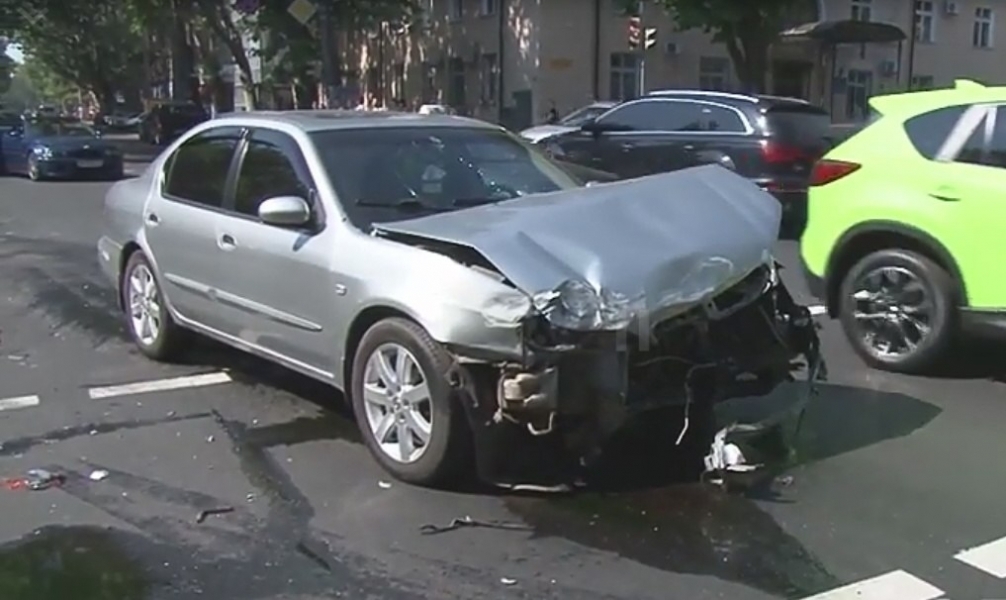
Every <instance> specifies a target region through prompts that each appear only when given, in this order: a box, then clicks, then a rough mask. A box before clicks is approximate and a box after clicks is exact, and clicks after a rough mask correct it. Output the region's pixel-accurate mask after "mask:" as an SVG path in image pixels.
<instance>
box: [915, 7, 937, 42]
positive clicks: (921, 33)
mask: <svg viewBox="0 0 1006 600" xmlns="http://www.w3.org/2000/svg"><path fill="white" fill-rule="evenodd" d="M935 26H936V12H935V11H934V10H933V2H932V0H915V39H916V40H917V41H919V42H924V43H927V44H931V43H933V42H935V41H936V31H935Z"/></svg>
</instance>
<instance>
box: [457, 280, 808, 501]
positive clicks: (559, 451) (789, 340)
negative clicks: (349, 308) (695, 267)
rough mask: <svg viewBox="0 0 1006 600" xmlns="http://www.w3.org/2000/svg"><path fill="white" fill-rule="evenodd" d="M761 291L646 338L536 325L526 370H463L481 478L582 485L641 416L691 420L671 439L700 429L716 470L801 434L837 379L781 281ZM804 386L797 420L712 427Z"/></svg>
mask: <svg viewBox="0 0 1006 600" xmlns="http://www.w3.org/2000/svg"><path fill="white" fill-rule="evenodd" d="M756 283H758V284H759V285H762V286H763V288H762V289H764V291H763V292H762V293H760V294H756V295H755V298H754V299H753V300H752V299H750V297H747V298H742V297H734V298H731V297H729V294H730V293H731V291H728V292H727V293H726V294H721V296H720V297H719V298H717V299H714V301H713V302H711V303H709V304H707V305H705V306H699V307H696V308H694V309H693V310H691V311H689V312H687V313H685V314H682V315H678V316H676V317H673V318H671V319H669V320H667V321H664V322H660V323H657V324H656V325H654V326H652V327H651V326H650V325H649V324H646V325H645V326H640V327H639V328H637V331H639V332H644V333H643V334H642V335H639V334H633V333H631V332H628V331H621V332H587V333H585V332H568V331H556V330H555V328H550V327H548V326H547V325H544V324H542V323H541V322H537V323H532V324H529V326H528V328H527V331H526V335H525V338H526V344H527V346H528V360H527V361H526V362H525V364H519V365H518V364H510V365H485V364H465V365H464V367H459V377H458V378H457V381H458V389H459V392H460V393H461V394H462V396H463V400H464V403H465V406H466V407H467V409H468V414H469V417H470V419H469V420H470V423H471V425H472V428H473V430H474V433H475V436H474V437H475V444H476V457H477V463H478V468H479V474H480V476H481V478H482V479H484V480H487V481H490V482H492V483H496V484H501V485H506V486H509V485H520V484H534V485H555V484H557V483H566V482H571V481H573V480H576V479H578V478H579V477H580V476H581V475H582V474H583V473H584V472H585V471H586V470H589V468H590V467H591V465H592V464H593V463H594V462H595V460H596V459H597V458H598V457H599V456H600V455H601V454H602V453H603V450H604V447H605V445H606V443H607V442H608V441H609V440H610V439H611V438H612V437H613V435H614V434H616V432H618V431H619V430H620V429H622V428H623V427H625V426H626V424H627V423H629V422H630V421H633V420H637V419H638V418H639V417H640V416H641V415H642V417H643V418H644V419H646V418H649V417H647V415H654V417H655V418H663V416H660V417H657V415H665V414H667V409H668V408H677V409H678V410H679V414H681V415H682V417H680V418H678V419H676V420H674V421H673V422H668V423H667V425H668V427H667V435H668V436H670V438H671V439H674V440H675V441H676V443H677V444H681V443H682V442H683V440H684V439H685V438H686V435H688V434H689V430H691V433H690V434H691V435H697V436H700V437H701V439H700V440H699V442H700V444H701V447H702V448H703V449H704V450H705V451H708V452H709V455H708V456H707V457H706V466H707V468H708V470H712V471H721V470H726V469H727V467H730V468H738V467H737V465H738V464H739V462H743V461H742V460H741V461H739V459H738V457H737V451H738V446H737V444H735V443H734V441H733V438H734V437H736V436H740V437H751V436H752V435H754V434H755V433H756V432H757V431H760V430H767V429H770V428H777V427H778V426H780V425H781V424H784V423H789V424H790V425H792V429H791V433H790V435H792V434H794V433H795V431H796V429H798V428H799V424H800V419H801V417H802V414H803V411H804V410H805V407H806V405H807V403H808V401H809V399H810V397H811V394H812V392H813V389H814V384H815V382H816V381H818V380H819V379H823V378H824V377H825V368H824V362H823V360H822V358H821V354H820V348H819V341H818V336H817V330H816V325H815V324H814V322H813V320H812V318H811V315H810V313H809V311H808V310H807V309H806V308H805V307H803V306H799V305H797V304H796V303H795V302H794V301H793V299H792V297H791V296H790V294H789V292H788V291H787V290H786V288H785V287H784V286H783V285H782V283H781V282H778V281H773V282H770V283H765V282H761V283H759V282H756ZM731 301H732V302H733V304H730V302H731ZM718 304H719V305H718ZM723 305H726V306H723ZM797 375H801V376H802V377H804V378H806V385H805V386H803V388H802V390H801V393H800V394H799V397H798V398H796V399H795V400H794V401H793V402H792V403H791V404H790V405H789V407H788V408H787V409H786V410H784V411H781V412H779V413H777V414H773V415H769V416H767V417H766V418H764V419H762V420H761V421H759V422H757V423H751V424H745V425H734V426H731V427H729V428H727V429H725V430H722V431H721V432H720V433H719V435H716V431H715V428H714V427H713V428H710V427H709V425H710V423H709V422H708V421H709V420H711V419H713V411H712V407H713V406H715V405H716V404H717V403H719V402H722V401H724V400H727V399H730V398H739V397H754V396H762V395H766V394H768V393H770V392H772V391H773V390H774V389H776V388H777V387H778V386H779V385H780V384H781V383H783V382H787V381H794V380H795V378H796V376H797ZM700 420H704V421H707V422H705V423H700V422H697V421H700ZM728 446H732V447H729V448H728ZM740 453H741V454H743V451H742V450H741V452H740ZM728 455H729V456H728ZM699 458H701V457H699Z"/></svg>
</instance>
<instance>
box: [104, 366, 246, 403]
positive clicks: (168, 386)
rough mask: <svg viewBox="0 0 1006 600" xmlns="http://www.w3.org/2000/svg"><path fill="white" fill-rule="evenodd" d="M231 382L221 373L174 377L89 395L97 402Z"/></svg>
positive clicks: (228, 376)
mask: <svg viewBox="0 0 1006 600" xmlns="http://www.w3.org/2000/svg"><path fill="white" fill-rule="evenodd" d="M231 381H233V379H231V376H230V375H228V374H227V373H224V372H223V371H220V372H218V373H204V374H202V375H188V376H185V377H172V378H170V379H154V380H152V381H137V382H136V383H126V384H123V385H110V386H106V387H93V388H91V389H89V390H87V393H88V395H89V396H90V397H91V399H92V400H97V399H99V398H113V397H115V396H131V395H134V394H146V393H149V392H165V391H170V390H181V389H186V388H194V387H203V386H207V385H217V384H220V383H230V382H231Z"/></svg>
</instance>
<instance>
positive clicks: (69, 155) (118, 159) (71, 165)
mask: <svg viewBox="0 0 1006 600" xmlns="http://www.w3.org/2000/svg"><path fill="white" fill-rule="evenodd" d="M0 151H2V152H3V167H4V169H5V171H6V172H7V173H21V174H25V175H27V176H28V177H29V178H30V179H31V180H32V181H39V180H42V179H55V178H74V177H82V176H88V177H95V176H97V177H102V178H107V179H121V178H122V174H123V164H122V153H121V152H120V151H119V149H118V148H116V147H115V146H114V145H113V144H110V143H108V142H106V141H105V140H103V139H101V136H100V134H99V133H98V132H96V131H95V130H93V129H91V128H90V127H88V126H87V125H84V124H83V123H81V122H79V121H76V122H75V121H68V120H61V119H45V118H42V119H35V120H26V121H24V122H22V123H21V124H18V125H17V126H15V127H13V128H11V129H10V130H8V131H7V132H6V133H4V134H3V143H2V144H0Z"/></svg>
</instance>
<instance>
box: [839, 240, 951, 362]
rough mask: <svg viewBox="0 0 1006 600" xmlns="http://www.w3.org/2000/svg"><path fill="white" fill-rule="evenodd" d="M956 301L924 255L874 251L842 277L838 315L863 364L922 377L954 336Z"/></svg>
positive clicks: (941, 272) (946, 280) (946, 279)
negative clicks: (864, 362) (918, 374)
mask: <svg viewBox="0 0 1006 600" xmlns="http://www.w3.org/2000/svg"><path fill="white" fill-rule="evenodd" d="M957 296H958V294H957V292H956V290H955V286H954V282H953V280H952V279H951V278H950V275H948V274H947V272H946V271H945V270H943V269H942V268H941V267H940V266H939V265H937V264H936V263H934V262H933V261H931V260H929V259H928V258H926V257H925V256H922V255H920V254H917V253H915V252H911V251H908V250H900V249H890V250H880V251H877V252H872V253H870V254H868V255H866V256H864V257H863V258H862V259H860V260H859V261H858V262H857V263H856V264H854V265H853V266H852V268H851V269H849V271H848V272H846V273H845V275H844V276H843V277H842V281H841V284H840V288H839V316H840V318H841V322H842V328H843V329H844V331H845V335H846V337H848V339H849V343H850V344H852V347H853V348H854V349H855V350H856V353H857V354H859V355H860V356H861V357H862V358H863V360H864V361H866V362H867V364H869V365H870V366H872V367H876V368H880V369H885V370H888V371H895V372H900V373H924V372H927V371H929V370H930V369H932V368H933V367H935V366H936V365H937V364H938V363H939V362H940V361H941V360H942V359H943V358H944V356H945V355H946V353H947V350H948V349H949V347H950V345H951V344H952V342H953V340H954V338H955V336H956V332H957V324H956V316H957V310H956V304H957Z"/></svg>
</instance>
